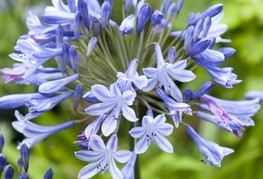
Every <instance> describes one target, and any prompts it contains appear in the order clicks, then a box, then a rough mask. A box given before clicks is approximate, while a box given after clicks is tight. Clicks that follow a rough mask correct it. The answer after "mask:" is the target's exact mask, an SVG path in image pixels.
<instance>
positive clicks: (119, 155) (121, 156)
mask: <svg viewBox="0 0 263 179" xmlns="http://www.w3.org/2000/svg"><path fill="white" fill-rule="evenodd" d="M131 154H132V152H131V151H128V150H120V151H118V152H116V153H115V155H114V159H115V160H117V161H118V162H120V163H126V162H127V161H128V160H129V159H130V158H131Z"/></svg>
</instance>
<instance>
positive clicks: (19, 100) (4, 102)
mask: <svg viewBox="0 0 263 179" xmlns="http://www.w3.org/2000/svg"><path fill="white" fill-rule="evenodd" d="M41 96H42V95H41V94H38V93H27V94H11V95H7V96H3V97H1V98H0V109H15V108H18V107H20V106H23V105H24V104H25V102H26V101H27V100H28V99H29V98H40V97H41Z"/></svg>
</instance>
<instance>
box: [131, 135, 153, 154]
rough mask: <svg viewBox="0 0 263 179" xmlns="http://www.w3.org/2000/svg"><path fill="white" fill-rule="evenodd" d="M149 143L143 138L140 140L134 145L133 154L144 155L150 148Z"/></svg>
mask: <svg viewBox="0 0 263 179" xmlns="http://www.w3.org/2000/svg"><path fill="white" fill-rule="evenodd" d="M150 144H151V143H150V142H149V141H148V140H147V138H146V137H145V136H144V137H143V138H141V139H140V140H139V141H138V142H137V143H136V145H135V149H134V150H135V153H136V154H142V153H144V152H145V151H146V150H147V149H148V148H149V146H150Z"/></svg>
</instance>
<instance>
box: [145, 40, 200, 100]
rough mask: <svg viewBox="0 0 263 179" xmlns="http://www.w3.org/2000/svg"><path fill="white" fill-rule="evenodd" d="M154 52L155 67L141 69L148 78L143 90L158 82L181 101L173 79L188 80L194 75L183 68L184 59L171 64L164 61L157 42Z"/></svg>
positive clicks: (185, 62) (151, 87) (152, 86)
mask: <svg viewBox="0 0 263 179" xmlns="http://www.w3.org/2000/svg"><path fill="white" fill-rule="evenodd" d="M155 54H156V59H157V68H153V67H148V68H144V69H143V73H144V74H145V75H146V76H147V77H148V78H150V79H149V81H148V85H147V86H146V87H145V88H143V90H144V91H150V90H152V89H153V88H154V87H155V86H156V85H157V84H159V87H163V88H164V90H165V92H166V93H167V94H170V95H171V96H172V97H173V98H174V99H175V100H177V101H182V93H181V91H180V89H179V88H178V86H177V85H176V84H175V82H174V80H177V81H180V82H189V81H191V80H193V79H194V78H195V77H196V76H195V74H194V73H193V72H192V71H190V70H185V67H186V64H187V61H186V60H180V61H178V62H175V63H173V64H171V63H166V62H165V61H164V58H163V55H162V51H161V48H160V46H159V44H157V43H156V45H155Z"/></svg>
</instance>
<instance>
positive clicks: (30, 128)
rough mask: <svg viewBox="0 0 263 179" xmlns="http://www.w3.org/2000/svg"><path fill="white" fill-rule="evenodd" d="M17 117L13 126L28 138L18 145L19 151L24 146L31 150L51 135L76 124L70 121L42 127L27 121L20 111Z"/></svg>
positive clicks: (16, 113)
mask: <svg viewBox="0 0 263 179" xmlns="http://www.w3.org/2000/svg"><path fill="white" fill-rule="evenodd" d="M15 116H16V118H17V121H14V122H12V126H13V127H14V128H15V129H16V130H17V131H18V132H20V133H22V134H23V135H24V136H25V137H26V139H24V140H23V141H22V142H21V143H19V144H18V149H20V147H21V146H22V145H23V144H26V145H27V147H28V148H31V147H33V146H34V145H35V144H37V143H38V142H40V141H42V140H43V139H45V138H46V137H48V136H50V135H51V134H53V133H57V132H59V131H62V130H64V129H67V128H69V127H72V126H73V125H74V124H75V123H74V121H68V122H65V123H62V124H59V125H56V126H42V125H38V124H34V123H32V122H30V121H29V120H26V119H25V118H24V116H22V114H21V113H19V112H18V111H15Z"/></svg>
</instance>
